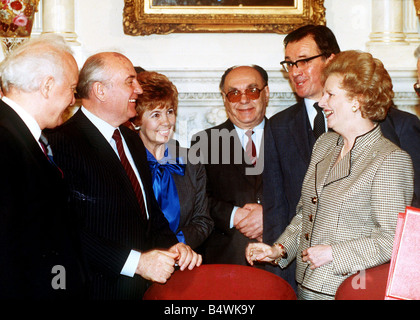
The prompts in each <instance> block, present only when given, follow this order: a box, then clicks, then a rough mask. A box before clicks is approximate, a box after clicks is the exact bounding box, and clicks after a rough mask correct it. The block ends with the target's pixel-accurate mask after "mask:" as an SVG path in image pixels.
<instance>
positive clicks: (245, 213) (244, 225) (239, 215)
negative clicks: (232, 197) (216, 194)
mask: <svg viewBox="0 0 420 320" xmlns="http://www.w3.org/2000/svg"><path fill="white" fill-rule="evenodd" d="M262 212H263V209H262V205H260V204H258V203H247V204H246V205H244V206H243V207H242V208H238V209H237V210H236V213H235V218H234V221H233V224H234V226H235V228H236V229H237V230H239V232H241V233H242V234H243V235H244V236H245V237H247V238H250V239H257V240H258V241H262V234H263V219H262Z"/></svg>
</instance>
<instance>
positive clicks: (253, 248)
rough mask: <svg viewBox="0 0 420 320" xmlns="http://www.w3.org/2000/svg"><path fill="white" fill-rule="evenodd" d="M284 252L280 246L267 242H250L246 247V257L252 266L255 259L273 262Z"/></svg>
mask: <svg viewBox="0 0 420 320" xmlns="http://www.w3.org/2000/svg"><path fill="white" fill-rule="evenodd" d="M282 254H283V250H282V249H281V248H280V247H279V246H276V245H274V246H272V247H270V246H269V245H268V244H265V243H261V242H259V243H250V244H248V246H247V247H246V249H245V257H246V260H247V261H248V263H249V264H250V265H251V266H252V265H254V261H259V262H272V261H274V260H276V259H277V258H279V257H280V256H281V255H282Z"/></svg>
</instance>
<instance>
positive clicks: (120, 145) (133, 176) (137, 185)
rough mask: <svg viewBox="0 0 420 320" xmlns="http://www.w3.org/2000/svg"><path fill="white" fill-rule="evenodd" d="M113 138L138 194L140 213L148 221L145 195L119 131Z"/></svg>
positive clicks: (116, 130) (116, 131) (115, 132)
mask: <svg viewBox="0 0 420 320" xmlns="http://www.w3.org/2000/svg"><path fill="white" fill-rule="evenodd" d="M112 138H113V139H114V140H115V142H116V144H117V150H118V154H119V155H120V160H121V164H122V165H123V167H124V169H125V172H126V173H127V176H128V178H129V179H130V182H131V185H132V186H133V189H134V192H135V193H136V196H137V200H138V202H139V205H140V212H141V216H142V218H143V219H146V208H145V206H144V198H143V193H142V191H141V187H140V183H139V181H138V179H137V177H136V174H135V173H134V171H133V168H132V167H131V165H130V163H129V162H128V159H127V156H126V155H125V152H124V147H123V143H122V139H121V134H120V131H119V130H118V129H115V131H114V134H113V135H112Z"/></svg>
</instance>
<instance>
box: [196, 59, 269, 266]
mask: <svg viewBox="0 0 420 320" xmlns="http://www.w3.org/2000/svg"><path fill="white" fill-rule="evenodd" d="M267 83H268V75H267V72H266V71H265V70H264V69H263V68H261V67H259V66H256V65H252V66H235V67H231V68H229V69H227V70H226V71H225V73H224V74H223V76H222V78H221V81H220V86H219V87H220V91H221V95H222V99H223V102H224V105H225V108H226V113H227V116H228V120H227V121H226V122H224V123H222V124H220V125H218V126H216V127H213V128H210V129H207V130H205V131H202V132H200V133H198V134H197V135H196V136H194V137H193V139H192V144H193V146H192V147H191V149H194V150H199V153H200V161H202V163H203V164H204V165H205V167H206V173H207V181H208V183H207V192H208V195H209V205H210V213H211V216H212V218H213V220H214V222H215V228H214V230H213V232H212V234H211V235H210V236H209V238H208V239H207V241H206V242H205V244H204V246H203V261H204V262H205V263H229V264H241V265H246V264H247V262H246V259H245V248H246V245H247V244H248V243H249V242H250V241H258V240H261V239H262V205H261V204H260V202H261V200H262V170H263V166H264V161H263V158H262V155H263V149H262V146H263V142H262V139H263V132H264V125H265V121H266V119H265V111H266V107H267V104H268V100H269V94H270V92H269V88H268V85H267Z"/></svg>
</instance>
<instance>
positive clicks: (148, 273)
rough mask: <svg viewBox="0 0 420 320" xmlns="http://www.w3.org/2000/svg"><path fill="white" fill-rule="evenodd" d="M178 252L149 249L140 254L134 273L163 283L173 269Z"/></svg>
mask: <svg viewBox="0 0 420 320" xmlns="http://www.w3.org/2000/svg"><path fill="white" fill-rule="evenodd" d="M177 258H178V254H177V253H174V252H169V251H167V250H151V251H147V252H143V253H142V254H141V256H140V260H139V264H138V266H137V269H136V273H137V274H138V275H140V276H141V277H143V278H144V279H146V280H151V281H154V282H159V283H165V282H166V280H168V279H169V278H170V277H171V275H172V273H173V272H174V270H175V259H177Z"/></svg>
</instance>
